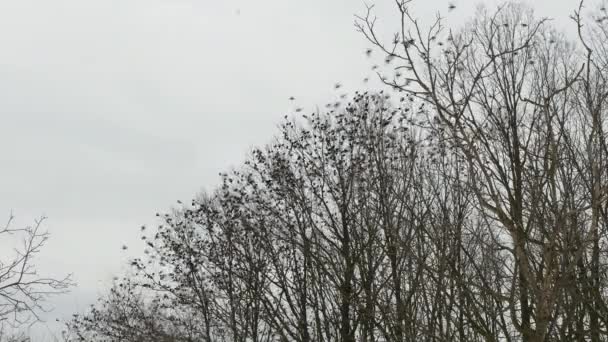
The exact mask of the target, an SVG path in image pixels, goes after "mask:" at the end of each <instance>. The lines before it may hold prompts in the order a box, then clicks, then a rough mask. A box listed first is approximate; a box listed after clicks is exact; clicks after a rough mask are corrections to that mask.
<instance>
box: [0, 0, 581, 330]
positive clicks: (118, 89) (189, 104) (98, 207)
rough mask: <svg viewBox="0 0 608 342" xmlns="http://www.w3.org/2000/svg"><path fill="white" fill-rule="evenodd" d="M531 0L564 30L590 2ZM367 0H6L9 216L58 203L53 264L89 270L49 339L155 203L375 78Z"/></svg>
mask: <svg viewBox="0 0 608 342" xmlns="http://www.w3.org/2000/svg"><path fill="white" fill-rule="evenodd" d="M485 2H486V3H494V1H491V2H490V1H485ZM527 2H528V3H530V4H532V5H533V6H534V7H535V8H536V9H537V13H539V14H540V15H544V16H549V17H553V18H555V23H556V24H558V26H560V27H564V29H565V27H566V26H568V25H570V24H569V21H568V15H569V14H570V13H571V11H572V10H573V9H574V8H575V7H576V6H577V5H578V1H573V0H561V1H560V0H542V1H532V0H529V1H527ZM377 3H378V4H379V8H378V15H379V16H380V19H379V20H380V21H381V23H380V25H381V24H382V23H387V24H388V23H390V25H392V24H393V23H395V21H394V20H395V19H396V18H395V16H394V13H391V11H390V9H392V4H393V1H392V0H378V1H377ZM477 3H478V2H477V1H469V0H467V1H464V0H460V1H458V2H455V4H456V5H457V9H456V10H455V11H453V12H451V13H448V12H447V7H448V2H447V1H443V0H440V1H437V0H432V1H431V0H425V1H419V0H417V1H415V6H414V7H415V8H416V9H417V13H418V14H419V15H420V16H421V19H422V21H423V22H424V21H425V20H426V19H428V20H426V21H427V22H430V20H431V19H432V18H433V16H434V14H435V12H436V11H441V12H442V13H443V14H444V15H447V16H448V18H449V22H450V23H451V24H453V25H457V24H458V23H461V22H463V21H464V20H466V18H468V17H470V16H471V15H472V14H473V12H474V6H475V4H477ZM364 4H365V2H364V1H360V0H306V1H303V0H258V1H253V0H232V1H226V0H38V1H36V0H0V221H4V220H5V219H7V218H8V217H9V215H10V213H11V211H12V212H13V213H14V215H15V216H16V222H15V224H17V225H27V224H30V223H31V222H32V221H33V220H34V219H35V218H37V217H40V216H42V215H45V216H48V220H47V221H46V223H45V227H46V228H47V229H48V230H49V231H50V232H51V234H52V236H51V240H50V241H49V243H48V245H47V246H46V247H45V250H44V251H43V252H42V253H41V254H40V255H39V257H38V259H37V263H38V265H39V270H40V271H41V273H44V274H51V275H57V276H59V275H62V274H66V273H70V272H71V273H73V274H74V279H75V280H76V281H77V283H78V286H77V287H76V288H75V289H73V291H72V293H71V294H69V295H66V296H61V297H57V298H55V299H54V300H53V301H52V302H51V303H49V304H50V305H51V306H53V307H55V310H54V311H53V312H51V313H49V314H46V315H44V316H45V318H46V319H47V323H46V324H43V325H39V326H37V327H35V328H33V332H32V333H33V334H34V337H35V341H46V340H52V338H51V336H52V334H56V333H57V332H58V331H59V330H60V325H59V324H58V323H57V322H56V321H55V319H56V318H59V319H60V320H64V319H68V318H69V317H70V316H71V314H72V313H74V312H79V311H82V310H85V309H86V307H87V306H88V305H89V304H91V303H93V302H94V300H95V298H96V297H97V295H98V294H99V293H102V292H103V291H104V290H105V289H107V287H108V285H109V283H110V282H111V278H112V276H113V275H116V274H120V273H121V272H123V271H124V270H125V267H124V265H125V262H126V260H128V258H129V257H133V256H136V255H138V254H139V253H140V252H141V251H142V250H143V248H142V246H141V244H140V240H139V239H138V236H139V229H138V228H139V226H141V225H142V224H148V225H153V224H154V218H155V217H154V214H155V213H156V212H157V211H166V210H168V209H169V208H171V207H172V206H174V205H175V201H176V200H177V199H181V200H184V201H186V202H187V201H188V200H189V199H190V198H192V196H194V195H195V194H196V193H198V192H199V191H200V190H202V189H213V187H214V185H215V184H216V183H217V182H218V177H217V174H218V172H221V171H224V170H227V169H228V168H229V167H231V166H236V165H238V164H239V163H240V162H241V161H242V160H243V159H244V157H245V156H246V154H247V152H248V151H249V150H250V148H251V147H252V146H254V145H262V144H265V143H267V142H269V141H270V139H271V138H272V136H273V134H275V133H276V132H277V130H276V127H277V124H278V123H279V122H280V120H281V119H282V117H283V115H285V114H288V113H293V110H294V108H295V106H302V107H304V108H306V109H310V110H312V109H314V107H315V106H316V105H319V106H322V105H323V104H324V103H325V102H326V101H329V100H334V99H335V98H336V96H337V94H336V93H335V92H334V91H333V89H332V88H333V84H334V83H335V82H338V81H340V82H341V83H343V84H344V85H345V89H346V90H348V91H353V90H356V89H364V87H365V85H364V84H363V83H362V82H361V80H362V79H363V78H364V77H365V76H369V75H370V72H369V66H370V65H371V63H372V62H371V61H369V60H368V59H367V58H366V57H365V56H364V54H363V51H364V50H365V48H366V47H367V46H368V44H367V43H366V42H365V40H364V39H363V37H362V36H361V35H360V34H358V33H357V32H356V30H355V28H354V26H353V21H354V16H353V15H354V14H355V13H362V12H363V10H364V9H365V5H364ZM591 5H592V3H591V2H590V1H589V6H590V7H591ZM570 26H571V25H570ZM392 27H394V26H392ZM368 86H369V85H368ZM292 95H293V96H295V97H296V98H297V101H296V102H297V104H293V103H290V101H288V100H287V99H288V97H289V96H292ZM123 243H125V244H127V245H129V250H127V251H126V252H123V251H122V250H121V245H122V244H123Z"/></svg>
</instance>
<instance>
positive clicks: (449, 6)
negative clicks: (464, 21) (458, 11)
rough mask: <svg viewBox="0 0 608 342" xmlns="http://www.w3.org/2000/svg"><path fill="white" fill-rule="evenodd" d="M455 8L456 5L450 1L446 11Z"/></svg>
mask: <svg viewBox="0 0 608 342" xmlns="http://www.w3.org/2000/svg"><path fill="white" fill-rule="evenodd" d="M455 8H456V5H454V4H453V3H450V4H449V5H448V11H452V10H454V9H455Z"/></svg>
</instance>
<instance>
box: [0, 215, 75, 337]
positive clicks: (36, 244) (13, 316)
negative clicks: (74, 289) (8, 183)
mask: <svg viewBox="0 0 608 342" xmlns="http://www.w3.org/2000/svg"><path fill="white" fill-rule="evenodd" d="M44 219H45V218H41V219H38V220H36V221H35V222H34V225H32V226H28V227H24V228H14V227H13V226H12V223H13V220H14V217H13V215H11V216H10V217H9V219H8V222H7V223H6V225H5V226H4V227H2V228H0V239H2V242H3V243H15V242H16V243H17V245H16V247H14V248H13V249H12V251H11V250H8V249H7V250H5V251H4V252H3V254H2V258H3V260H0V329H2V330H5V329H9V328H18V327H20V326H22V325H31V324H34V323H36V322H38V321H40V320H41V319H40V314H41V313H42V312H46V311H48V310H49V308H48V307H46V305H45V304H46V303H45V302H46V300H47V299H48V298H49V297H51V296H53V295H57V294H62V293H66V292H67V290H68V289H69V287H70V286H71V285H72V282H71V277H70V275H68V276H66V277H64V278H52V277H45V276H42V275H40V274H39V273H38V270H37V269H36V266H35V264H34V258H35V256H36V254H38V253H39V252H40V250H41V249H42V248H43V247H44V244H45V243H46V241H47V239H48V238H49V234H48V232H45V231H43V230H42V224H43V222H44Z"/></svg>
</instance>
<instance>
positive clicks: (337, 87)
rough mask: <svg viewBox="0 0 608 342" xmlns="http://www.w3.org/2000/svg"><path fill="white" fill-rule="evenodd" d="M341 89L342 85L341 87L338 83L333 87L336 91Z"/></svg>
mask: <svg viewBox="0 0 608 342" xmlns="http://www.w3.org/2000/svg"><path fill="white" fill-rule="evenodd" d="M341 87H342V85H341V84H340V83H336V84H335V85H334V88H336V89H340V88H341Z"/></svg>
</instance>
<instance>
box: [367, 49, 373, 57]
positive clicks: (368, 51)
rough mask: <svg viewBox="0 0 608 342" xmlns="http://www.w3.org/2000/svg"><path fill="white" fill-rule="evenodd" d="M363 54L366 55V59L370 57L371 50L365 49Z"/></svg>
mask: <svg viewBox="0 0 608 342" xmlns="http://www.w3.org/2000/svg"><path fill="white" fill-rule="evenodd" d="M365 54H366V55H367V57H369V56H371V55H372V49H367V50H365Z"/></svg>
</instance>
